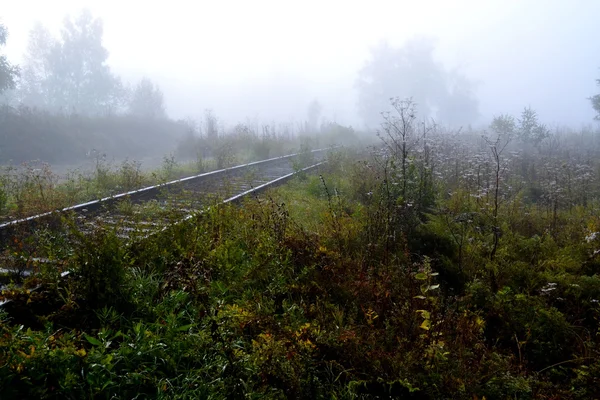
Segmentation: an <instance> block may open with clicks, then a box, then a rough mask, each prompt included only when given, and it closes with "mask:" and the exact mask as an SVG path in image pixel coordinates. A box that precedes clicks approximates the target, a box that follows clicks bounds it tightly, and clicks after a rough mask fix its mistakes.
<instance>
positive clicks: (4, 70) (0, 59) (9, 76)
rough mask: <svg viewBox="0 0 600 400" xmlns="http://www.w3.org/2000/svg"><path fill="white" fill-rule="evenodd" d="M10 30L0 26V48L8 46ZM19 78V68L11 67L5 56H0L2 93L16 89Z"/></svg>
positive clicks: (0, 86)
mask: <svg viewBox="0 0 600 400" xmlns="http://www.w3.org/2000/svg"><path fill="white" fill-rule="evenodd" d="M7 37H8V30H7V29H6V27H5V26H4V25H2V24H0V47H1V46H4V45H5V44H6V39H7ZM18 76H19V67H17V66H16V65H11V64H10V63H9V62H8V59H7V58H6V56H5V55H0V93H2V92H4V91H5V90H7V89H14V88H15V86H16V83H17V78H18Z"/></svg>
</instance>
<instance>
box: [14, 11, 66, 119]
mask: <svg viewBox="0 0 600 400" xmlns="http://www.w3.org/2000/svg"><path fill="white" fill-rule="evenodd" d="M55 46H57V43H56V40H54V38H53V37H52V35H50V32H49V31H48V30H47V29H46V28H45V27H44V26H43V25H42V24H41V23H39V22H37V23H36V24H35V26H34V27H33V29H32V30H31V31H30V32H29V43H28V44H27V50H26V52H25V56H24V66H23V71H22V73H21V83H20V87H19V92H20V98H21V102H22V103H24V104H27V105H28V106H32V107H41V108H48V107H50V104H51V100H52V99H51V96H50V90H49V89H50V88H49V85H48V80H49V77H50V74H51V73H52V71H51V55H52V54H53V53H52V52H53V49H54V47H55Z"/></svg>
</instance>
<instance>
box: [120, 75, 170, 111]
mask: <svg viewBox="0 0 600 400" xmlns="http://www.w3.org/2000/svg"><path fill="white" fill-rule="evenodd" d="M129 114H131V115H135V116H137V117H140V118H165V117H166V112H165V106H164V96H163V93H162V91H161V90H160V88H159V87H158V85H154V84H153V83H152V81H151V80H150V79H148V78H144V79H142V80H141V81H140V83H138V84H137V86H136V87H135V89H134V91H133V94H132V95H131V100H130V102H129Z"/></svg>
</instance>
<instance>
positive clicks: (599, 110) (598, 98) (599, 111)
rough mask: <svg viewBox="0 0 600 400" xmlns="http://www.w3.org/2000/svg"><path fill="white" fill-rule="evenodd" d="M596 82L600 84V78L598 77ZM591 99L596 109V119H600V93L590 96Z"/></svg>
mask: <svg viewBox="0 0 600 400" xmlns="http://www.w3.org/2000/svg"><path fill="white" fill-rule="evenodd" d="M596 83H597V84H598V86H600V79H596ZM590 101H591V102H592V107H593V108H594V111H596V116H595V117H594V119H597V120H600V94H597V95H595V96H592V97H590Z"/></svg>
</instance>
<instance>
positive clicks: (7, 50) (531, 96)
mask: <svg viewBox="0 0 600 400" xmlns="http://www.w3.org/2000/svg"><path fill="white" fill-rule="evenodd" d="M2 3H3V4H2V6H1V7H0V22H1V23H2V24H4V25H5V27H6V28H7V30H8V32H9V36H8V40H7V43H6V46H5V47H4V49H3V52H4V54H6V55H7V57H8V60H9V61H10V62H12V63H14V64H22V63H23V62H24V52H25V49H26V47H27V42H28V34H29V31H30V30H31V29H32V28H33V26H34V24H35V23H36V21H39V22H41V23H42V24H43V25H44V26H45V27H47V28H48V29H49V31H50V32H51V33H52V34H53V35H59V33H60V29H61V26H62V24H63V19H64V18H65V15H71V16H76V15H77V14H78V13H80V12H81V10H82V9H83V8H86V9H88V10H89V11H90V12H91V14H92V15H93V16H94V17H96V18H100V19H101V20H102V22H103V28H104V34H103V44H104V47H105V48H106V49H107V50H108V52H109V57H108V60H107V63H108V65H109V66H110V68H111V70H112V72H113V73H114V74H115V75H118V76H120V77H121V79H123V81H125V82H131V83H132V84H134V83H135V82H137V81H139V80H140V79H141V78H142V77H147V78H149V79H150V80H152V81H153V82H155V83H156V84H157V85H158V86H159V87H160V89H161V90H162V92H163V93H164V99H165V106H166V111H167V113H168V115H169V116H170V117H171V118H174V119H180V118H198V117H200V116H201V115H202V114H203V112H204V110H205V109H212V110H214V112H215V114H216V115H217V116H218V117H219V118H220V119H222V120H223V121H227V122H229V123H235V122H237V121H243V120H246V119H248V118H250V119H255V120H260V121H274V120H276V121H301V120H303V119H305V118H306V110H307V107H308V104H309V103H310V102H311V101H312V100H314V99H317V100H318V101H319V102H320V103H321V104H322V107H323V114H322V115H323V118H325V119H327V120H333V121H337V122H339V123H340V124H346V125H352V126H355V127H364V126H365V123H368V125H369V126H373V125H376V123H375V122H374V121H366V119H367V118H363V116H362V115H361V112H360V110H359V96H358V90H357V87H358V86H357V80H358V77H359V71H361V69H363V68H364V67H365V65H366V63H367V62H368V60H369V59H370V58H371V56H372V53H371V50H372V49H376V48H378V46H379V47H380V46H382V45H383V43H387V46H389V47H391V48H401V47H402V46H404V44H405V43H407V42H410V41H411V40H415V38H417V40H425V41H427V43H429V44H431V45H432V46H433V55H434V58H435V60H436V62H437V63H439V64H440V65H442V66H443V69H444V71H447V72H448V73H452V72H457V73H458V74H460V76H462V77H464V78H466V79H467V80H468V81H469V82H470V88H471V90H472V92H473V97H474V98H475V99H476V100H477V103H478V107H477V111H478V112H477V114H478V115H477V117H476V118H472V119H473V120H472V121H469V123H471V124H474V125H478V124H479V125H485V124H488V123H489V121H490V120H491V118H492V117H493V116H495V115H499V114H502V113H509V114H518V113H519V112H520V110H522V109H523V107H525V106H531V107H533V108H534V109H535V110H537V112H538V114H539V117H540V119H541V120H543V121H544V122H545V123H547V124H549V125H550V126H553V125H570V126H576V127H578V126H581V125H582V124H590V123H593V117H594V115H595V113H594V111H593V109H592V108H591V106H590V102H589V100H588V98H589V97H590V96H592V95H594V94H595V93H596V92H597V88H596V82H595V80H596V79H597V78H599V77H600V70H599V69H598V67H600V48H599V46H600V45H599V43H598V42H597V40H596V39H597V38H598V37H600V25H599V24H598V23H597V18H598V15H600V2H597V1H594V0H582V1H577V2H567V1H560V0H552V1H548V0H540V1H533V0H531V1H516V0H515V1H495V0H494V1H466V0H462V1H452V2H448V1H432V0H431V1H369V2H350V1H302V2H289V1H199V2H189V1H170V2H142V1H126V2H125V1H91V0H85V1H81V0H70V1H69V0H56V1H52V2H47V1H15V0H3V2H2ZM411 90H412V89H411ZM383 95H385V96H386V97H389V95H390V94H389V93H385V94H382V96H383ZM393 95H398V96H407V95H411V96H416V97H417V98H418V93H410V90H409V91H408V92H404V93H394V94H393ZM386 100H387V99H384V101H386ZM417 103H419V101H418V100H417ZM382 107H384V106H382ZM434 108H435V107H434ZM430 116H436V113H435V111H433V112H432V113H431V114H430Z"/></svg>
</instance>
